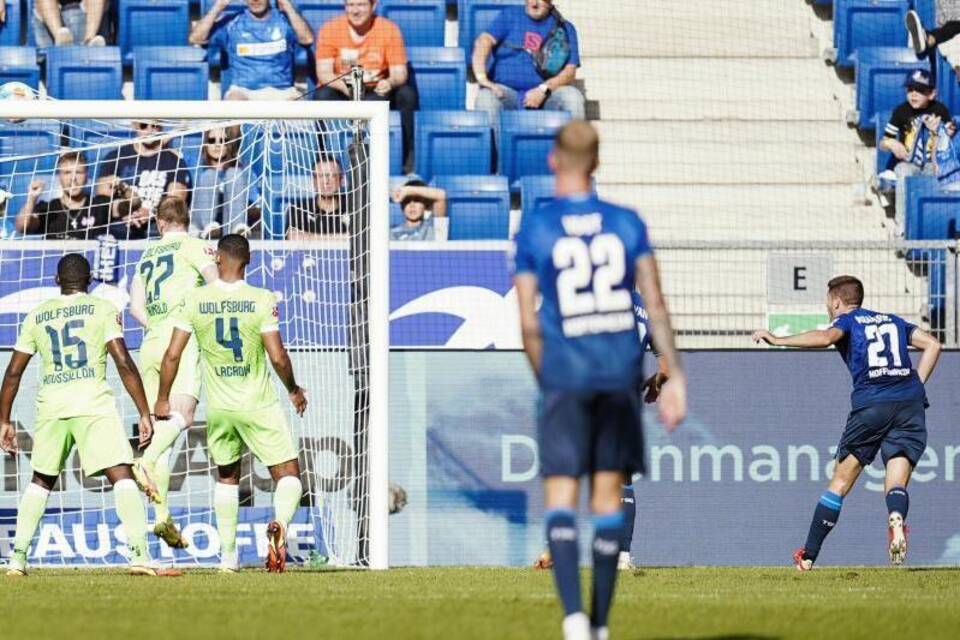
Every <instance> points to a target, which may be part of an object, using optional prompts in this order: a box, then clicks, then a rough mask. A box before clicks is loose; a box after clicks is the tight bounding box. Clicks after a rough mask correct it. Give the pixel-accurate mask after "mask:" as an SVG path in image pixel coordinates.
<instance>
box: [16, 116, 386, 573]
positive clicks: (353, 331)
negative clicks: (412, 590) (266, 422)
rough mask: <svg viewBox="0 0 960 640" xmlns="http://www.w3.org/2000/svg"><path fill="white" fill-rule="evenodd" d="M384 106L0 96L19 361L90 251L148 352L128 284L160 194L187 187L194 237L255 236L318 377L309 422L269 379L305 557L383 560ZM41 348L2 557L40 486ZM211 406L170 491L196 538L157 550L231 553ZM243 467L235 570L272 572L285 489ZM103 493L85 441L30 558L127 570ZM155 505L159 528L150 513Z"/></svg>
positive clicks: (103, 285) (132, 418)
mask: <svg viewBox="0 0 960 640" xmlns="http://www.w3.org/2000/svg"><path fill="white" fill-rule="evenodd" d="M379 107H380V106H378V105H358V104H345V105H332V106H326V105H325V106H323V107H319V108H318V107H317V106H316V104H304V103H289V104H288V103H284V104H271V103H266V104H260V105H256V104H239V103H220V104H218V105H217V106H216V108H215V109H213V108H212V105H205V104H198V105H189V104H184V103H164V102H155V103H130V102H127V103H102V102H101V103H83V102H78V103H70V102H34V103H26V104H22V103H20V104H18V103H4V104H2V105H0V112H2V115H3V117H4V118H6V119H5V120H4V126H3V127H2V128H0V131H2V137H3V139H2V154H0V188H2V193H0V196H2V199H3V205H2V206H3V207H4V208H5V214H6V215H5V216H4V220H5V221H6V226H5V228H4V231H3V236H4V239H3V240H2V241H0V341H2V344H3V346H4V347H5V350H6V351H7V353H8V356H7V357H9V351H10V348H11V347H12V346H13V344H14V341H15V339H16V334H17V328H18V325H19V323H20V321H21V320H22V319H23V317H24V314H26V313H27V312H28V311H29V310H30V309H32V308H33V307H34V306H36V305H37V304H39V303H40V302H42V301H43V300H45V299H47V298H50V297H52V296H55V295H57V294H58V289H57V287H56V285H55V282H54V275H55V272H56V265H57V262H58V260H59V259H60V258H61V257H62V256H63V255H64V254H66V253H69V252H80V253H82V254H84V255H86V257H87V258H88V259H89V260H90V263H91V264H92V265H93V267H94V281H93V284H92V286H91V292H92V293H93V294H94V295H96V296H99V297H103V298H106V299H107V300H110V301H111V302H113V303H114V304H115V305H116V306H117V307H118V308H119V309H121V310H122V311H123V312H124V335H125V339H126V342H127V345H128V347H129V348H130V349H131V351H134V352H136V351H137V350H138V349H139V347H140V344H141V342H142V339H143V328H142V327H141V326H140V324H139V323H138V322H137V321H136V320H135V319H134V318H133V317H132V316H131V314H130V306H129V301H130V294H129V289H130V284H131V282H132V279H133V276H134V269H135V267H136V265H137V263H138V260H139V259H140V256H141V254H142V253H143V252H144V250H145V249H146V248H147V247H148V246H149V245H150V243H151V242H152V241H153V240H154V239H155V238H156V237H158V232H157V229H156V224H155V218H154V213H155V210H156V207H157V204H158V203H159V201H160V198H161V197H163V196H165V195H179V196H181V197H183V198H185V199H186V200H187V202H188V203H189V204H190V210H191V227H190V233H191V234H192V235H196V236H199V237H202V238H206V239H208V241H209V242H210V243H211V245H213V244H215V242H216V239H217V238H218V237H220V236H222V235H223V234H226V233H242V234H244V235H246V236H247V237H248V238H249V239H250V240H251V245H252V248H253V256H252V262H251V264H250V265H249V267H248V268H247V280H248V281H249V282H250V283H251V284H253V285H255V286H260V287H265V288H267V289H269V290H271V291H273V292H274V294H275V295H276V297H277V300H278V304H279V312H280V319H281V335H282V337H283V340H284V343H285V345H286V346H287V349H288V350H289V351H290V354H291V359H292V361H293V366H294V371H295V373H296V377H297V381H298V383H299V384H300V385H301V386H302V387H304V388H306V389H307V390H308V398H309V401H310V405H309V407H308V409H307V412H306V414H305V415H304V416H303V417H302V418H299V417H297V416H296V415H295V413H294V412H293V409H292V406H291V405H290V404H289V403H288V402H287V400H286V396H287V394H286V392H285V390H284V389H283V388H282V386H281V385H280V384H279V381H278V380H276V378H274V379H275V381H276V383H277V394H278V397H279V398H281V405H282V406H283V407H284V410H285V411H286V412H287V414H288V415H287V418H288V422H289V424H290V425H291V428H292V429H293V432H294V438H295V441H296V442H297V443H298V445H299V460H300V465H301V469H302V480H303V485H304V497H303V499H302V502H301V506H300V509H298V511H297V514H296V517H295V518H294V520H293V522H292V523H291V525H290V527H289V530H288V540H289V545H290V547H289V553H290V554H291V555H292V557H293V559H294V560H295V561H301V562H304V563H307V564H310V565H312V566H317V565H321V564H325V563H332V564H335V565H341V566H345V565H351V566H360V567H374V568H383V567H385V566H386V530H385V527H386V498H385V492H386V488H387V485H386V472H385V463H386V457H385V456H386V453H385V452H386V442H385V434H386V430H385V424H386V423H385V419H386V413H385V411H384V408H383V407H384V403H385V397H386V385H385V384H382V381H383V380H385V363H386V352H387V345H386V333H385V331H386V330H385V323H386V315H387V314H386V301H385V296H386V291H387V289H388V287H387V286H386V273H387V266H386V265H387V259H386V251H387V245H386V243H387V231H386V224H387V216H386V214H385V208H386V204H387V186H386V182H387V168H386V165H385V164H384V163H385V159H386V157H387V153H386V145H387V133H386V131H387V126H386V122H387V111H386V108H385V105H383V106H382V108H379ZM214 111H215V112H216V114H217V117H209V114H210V113H211V112H214ZM26 114H30V117H28V118H26V119H23V117H24V115H26ZM13 116H18V117H16V118H14V117H13ZM66 116H72V117H69V118H67V117H66ZM105 116H106V117H105ZM381 165H382V166H381ZM183 293H186V292H183ZM38 359H39V358H35V359H34V362H32V363H31V365H30V370H28V372H27V374H26V375H25V377H24V383H23V385H22V387H21V389H20V393H19V395H18V397H17V400H16V403H15V405H14V411H13V419H14V420H15V422H16V424H17V427H18V442H19V448H20V452H19V454H18V455H17V456H16V457H6V458H4V459H3V460H2V462H0V483H2V485H0V555H2V556H3V557H8V556H9V552H10V548H11V546H12V540H13V534H14V528H15V526H14V525H15V516H16V504H17V498H18V495H19V494H20V493H21V492H22V490H23V489H24V488H25V487H26V486H27V483H29V482H30V476H31V468H30V454H31V444H32V436H31V434H32V430H33V427H34V414H35V395H36V389H37V380H36V371H37V369H38V367H37V363H36V360H38ZM108 378H109V381H110V383H111V385H112V386H113V387H114V390H115V393H116V397H117V405H118V407H119V409H120V411H121V415H122V418H123V422H124V425H125V426H126V427H127V429H128V433H129V436H130V438H131V443H133V445H134V447H135V446H136V443H135V438H136V436H137V434H136V428H137V427H136V425H137V413H136V411H135V409H134V406H133V404H132V402H131V401H130V399H129V397H128V396H127V394H126V393H125V392H124V391H123V388H122V385H121V384H120V382H119V379H118V377H117V375H116V371H115V370H114V369H113V366H112V365H108ZM148 400H149V401H150V402H151V403H152V402H153V401H154V400H155V399H154V398H148ZM205 409H206V403H205V398H204V396H203V392H201V399H200V403H199V407H198V411H197V416H196V420H195V422H194V426H193V427H192V428H190V429H189V430H188V431H187V432H186V433H185V434H181V436H180V438H179V439H178V440H177V442H176V444H175V445H174V447H173V450H172V453H171V458H170V468H171V470H172V477H171V482H170V492H169V498H168V502H169V504H170V506H171V511H172V515H173V518H174V520H175V521H176V522H177V524H178V525H179V526H180V528H181V530H182V531H183V534H184V536H185V538H186V540H187V541H188V542H189V544H190V546H189V548H188V549H186V550H183V551H176V552H174V551H172V550H170V549H169V548H167V546H166V545H165V544H163V543H162V542H159V541H158V540H156V539H154V538H153V536H151V539H152V551H153V553H154V557H156V558H158V559H160V560H161V561H166V562H174V563H198V564H206V563H215V562H217V561H218V560H219V539H218V536H217V533H216V527H215V524H216V523H215V518H214V515H213V488H214V482H215V478H216V468H215V466H214V465H213V463H212V461H211V459H210V457H209V455H208V453H207V447H206V434H205V429H204V424H205V422H204V420H205V417H204V416H205ZM237 409H241V410H242V409H243V407H237ZM242 470H243V471H242V480H241V484H240V496H241V517H240V525H239V529H238V537H237V543H238V551H239V554H240V561H241V564H244V565H259V564H261V563H262V561H263V558H264V557H265V553H266V548H265V544H266V543H265V529H266V525H267V523H268V522H269V521H270V520H271V519H272V492H273V484H274V483H273V481H272V480H271V477H270V474H269V472H268V470H267V469H266V468H264V467H263V466H262V465H261V464H260V463H259V462H258V461H256V460H254V459H253V458H252V456H251V455H250V454H249V453H246V454H244V457H243V460H242ZM109 493H110V490H109V485H108V484H107V483H106V481H105V480H102V479H91V478H85V477H84V476H83V475H82V473H81V470H80V465H79V460H78V458H77V455H76V453H75V452H74V453H73V454H72V455H71V457H70V458H69V462H68V464H67V468H66V470H65V471H64V472H63V474H62V475H61V477H60V479H59V481H58V483H57V488H56V489H55V491H54V493H53V494H51V499H50V502H49V504H48V511H47V513H46V516H45V517H44V520H43V522H42V524H41V526H40V528H39V530H38V535H37V537H36V538H35V539H34V543H33V545H32V547H31V551H30V556H29V560H30V562H31V564H34V565H41V566H42V565H99V564H118V563H123V562H124V561H125V558H124V554H125V553H126V549H125V547H124V541H125V537H124V533H123V531H122V528H121V527H119V523H118V520H117V517H116V515H115V513H114V510H113V499H112V497H111V496H110V495H109ZM149 515H150V516H151V517H150V518H149V521H150V522H151V523H152V522H153V518H152V515H153V514H152V508H151V513H150V514H149Z"/></svg>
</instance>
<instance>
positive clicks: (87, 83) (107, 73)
mask: <svg viewBox="0 0 960 640" xmlns="http://www.w3.org/2000/svg"><path fill="white" fill-rule="evenodd" d="M46 65H47V81H46V84H47V92H48V93H49V94H50V95H51V96H53V97H54V98H57V99H59V100H120V99H121V98H122V97H123V95H122V93H121V88H122V86H123V67H122V65H121V61H120V48H119V47H84V46H70V47H50V48H49V49H47V61H46Z"/></svg>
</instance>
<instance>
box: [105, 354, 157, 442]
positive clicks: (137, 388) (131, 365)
mask: <svg viewBox="0 0 960 640" xmlns="http://www.w3.org/2000/svg"><path fill="white" fill-rule="evenodd" d="M107 351H109V352H110V357H112V358H113V362H114V363H115V364H116V365H117V373H118V374H119V375H120V380H121V382H123V387H124V389H126V390H127V393H129V394H130V398H131V399H132V400H133V404H134V406H136V407H137V413H139V414H140V448H141V449H142V448H144V447H145V446H147V444H148V443H149V442H150V438H152V437H153V421H152V420H150V404H149V403H148V402H147V394H146V393H145V392H144V390H143V380H142V379H141V378H140V371H139V370H138V369H137V363H136V362H134V361H133V356H131V355H130V352H129V351H127V343H126V342H124V340H123V338H115V339H113V340H111V341H110V342H108V343H107Z"/></svg>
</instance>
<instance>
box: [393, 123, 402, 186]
mask: <svg viewBox="0 0 960 640" xmlns="http://www.w3.org/2000/svg"><path fill="white" fill-rule="evenodd" d="M402 170H403V128H402V125H401V123H400V112H399V111H391V112H390V175H396V174H398V173H400V172H401V171H402Z"/></svg>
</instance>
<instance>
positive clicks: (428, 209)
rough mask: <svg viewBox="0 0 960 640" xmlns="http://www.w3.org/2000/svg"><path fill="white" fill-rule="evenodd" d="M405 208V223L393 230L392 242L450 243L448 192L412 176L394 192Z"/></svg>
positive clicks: (395, 199)
mask: <svg viewBox="0 0 960 640" xmlns="http://www.w3.org/2000/svg"><path fill="white" fill-rule="evenodd" d="M393 201H394V202H396V203H397V204H399V205H400V207H401V208H402V209H403V218H404V221H403V224H399V225H397V226H395V227H394V228H392V229H390V239H391V240H446V239H447V192H446V191H444V190H443V189H438V188H436V187H429V186H427V183H426V182H424V181H423V180H421V179H420V178H417V177H416V176H414V177H412V178H411V179H410V180H408V181H407V182H406V184H404V185H403V186H402V187H400V188H399V189H396V190H395V191H394V192H393Z"/></svg>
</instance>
